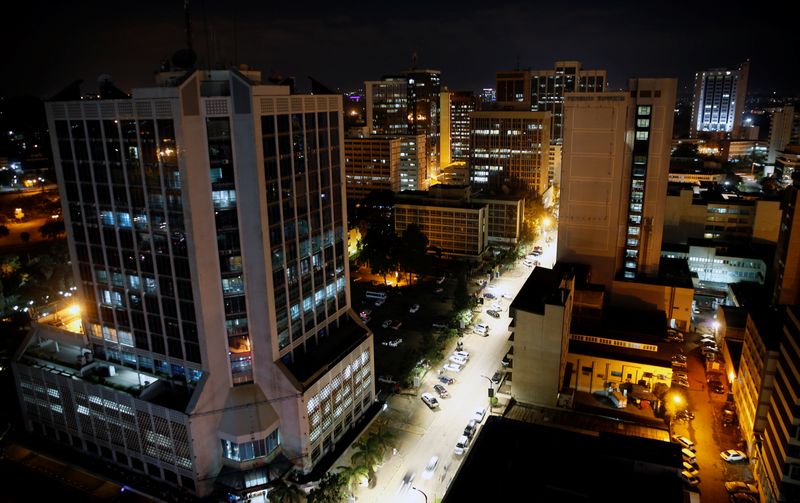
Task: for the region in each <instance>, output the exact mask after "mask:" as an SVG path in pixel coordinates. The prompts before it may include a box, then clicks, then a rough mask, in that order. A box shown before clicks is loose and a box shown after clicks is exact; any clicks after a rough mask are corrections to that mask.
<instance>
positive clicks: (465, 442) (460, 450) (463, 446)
mask: <svg viewBox="0 0 800 503" xmlns="http://www.w3.org/2000/svg"><path fill="white" fill-rule="evenodd" d="M467 447H469V439H468V438H467V437H466V436H465V435H461V437H459V439H458V441H457V442H456V448H455V449H454V450H453V452H454V453H455V454H456V455H457V456H460V455H462V454H464V452H466V450H467Z"/></svg>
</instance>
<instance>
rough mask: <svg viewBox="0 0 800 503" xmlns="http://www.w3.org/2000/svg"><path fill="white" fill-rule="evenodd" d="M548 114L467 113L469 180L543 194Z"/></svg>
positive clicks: (546, 156)
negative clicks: (468, 124)
mask: <svg viewBox="0 0 800 503" xmlns="http://www.w3.org/2000/svg"><path fill="white" fill-rule="evenodd" d="M549 128H550V113H549V112H527V111H524V112H523V111H505V110H493V111H483V112H473V113H472V114H470V161H469V166H470V180H471V182H472V183H473V184H476V185H479V186H481V185H483V186H502V185H511V186H516V187H523V188H526V189H530V190H534V191H536V193H537V194H542V193H543V192H544V191H545V190H547V187H548V174H547V171H548V155H549V151H550V130H549Z"/></svg>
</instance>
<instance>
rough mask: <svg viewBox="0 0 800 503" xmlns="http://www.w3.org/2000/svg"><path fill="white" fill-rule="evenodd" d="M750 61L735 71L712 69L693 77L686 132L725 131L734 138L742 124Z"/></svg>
mask: <svg viewBox="0 0 800 503" xmlns="http://www.w3.org/2000/svg"><path fill="white" fill-rule="evenodd" d="M749 70H750V63H749V62H744V63H742V64H741V65H740V66H739V68H738V69H737V70H727V69H724V68H716V69H712V70H708V71H705V72H699V73H696V74H695V77H694V101H693V102H692V118H691V123H690V126H689V135H690V136H691V137H693V138H696V137H697V135H698V133H702V132H721V133H728V134H729V135H732V136H733V137H734V138H737V137H738V135H739V131H740V129H741V125H742V120H743V117H742V113H743V112H744V101H745V98H746V95H747V75H748V73H749Z"/></svg>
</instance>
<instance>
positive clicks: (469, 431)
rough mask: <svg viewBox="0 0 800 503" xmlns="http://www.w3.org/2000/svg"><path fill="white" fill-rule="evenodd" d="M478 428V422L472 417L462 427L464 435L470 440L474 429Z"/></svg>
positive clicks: (473, 434)
mask: <svg viewBox="0 0 800 503" xmlns="http://www.w3.org/2000/svg"><path fill="white" fill-rule="evenodd" d="M477 429H478V423H477V422H476V421H475V420H474V419H470V420H469V422H468V423H467V426H466V427H465V428H464V436H465V437H467V438H468V439H470V440H472V437H473V436H475V430H477Z"/></svg>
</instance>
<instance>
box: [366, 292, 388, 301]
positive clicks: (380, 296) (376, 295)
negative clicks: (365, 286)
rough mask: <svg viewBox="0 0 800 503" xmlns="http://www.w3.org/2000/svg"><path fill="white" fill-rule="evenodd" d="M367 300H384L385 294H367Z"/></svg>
mask: <svg viewBox="0 0 800 503" xmlns="http://www.w3.org/2000/svg"><path fill="white" fill-rule="evenodd" d="M367 298H368V299H377V300H386V292H367Z"/></svg>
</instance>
